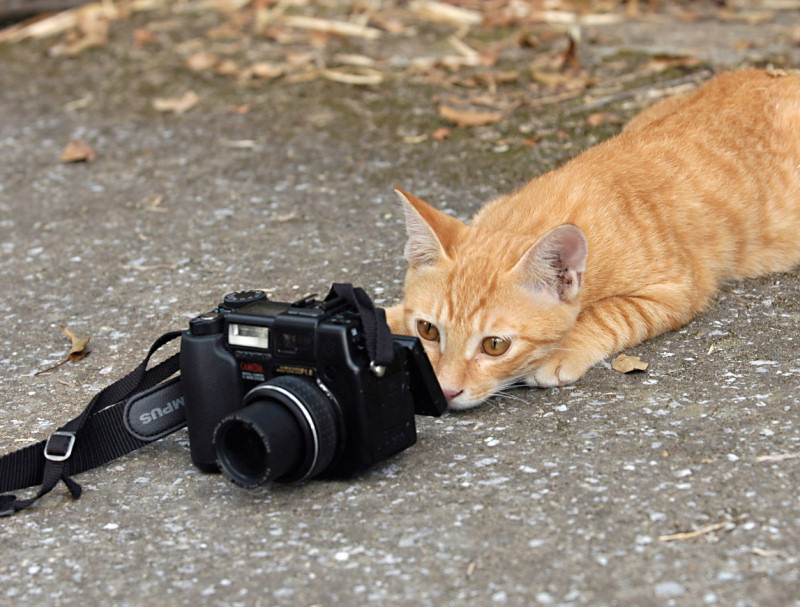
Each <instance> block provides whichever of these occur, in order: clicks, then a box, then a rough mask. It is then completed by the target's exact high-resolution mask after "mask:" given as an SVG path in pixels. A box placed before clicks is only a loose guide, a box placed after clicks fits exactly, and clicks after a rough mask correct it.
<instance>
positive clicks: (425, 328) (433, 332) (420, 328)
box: [417, 320, 439, 341]
mask: <svg viewBox="0 0 800 607" xmlns="http://www.w3.org/2000/svg"><path fill="white" fill-rule="evenodd" d="M417 333H419V336H420V337H421V338H422V339H427V340H428V341H439V329H437V328H436V325H434V324H432V323H429V322H428V321H427V320H418V321H417Z"/></svg>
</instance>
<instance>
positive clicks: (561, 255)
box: [388, 70, 800, 408]
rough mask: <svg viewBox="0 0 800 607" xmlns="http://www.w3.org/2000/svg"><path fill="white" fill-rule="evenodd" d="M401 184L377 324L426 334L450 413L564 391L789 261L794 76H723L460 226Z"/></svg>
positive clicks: (797, 198)
mask: <svg viewBox="0 0 800 607" xmlns="http://www.w3.org/2000/svg"><path fill="white" fill-rule="evenodd" d="M400 194H401V197H402V198H403V201H404V205H405V208H406V213H407V225H408V232H409V240H408V244H407V246H406V257H407V258H408V260H409V266H410V267H409V270H408V273H407V276H406V282H405V289H404V299H403V302H402V303H401V304H400V305H398V306H395V307H393V308H390V309H389V310H388V318H389V321H390V325H391V327H392V330H393V331H394V332H396V333H405V334H411V335H415V334H418V323H419V321H420V320H422V321H424V322H425V323H430V324H431V326H433V327H435V328H436V329H438V334H439V339H438V341H432V340H426V339H423V343H424V345H425V347H426V351H427V352H428V355H429V357H430V358H431V362H432V363H433V365H434V368H435V369H436V373H437V376H438V378H439V381H440V383H441V384H442V388H443V389H444V391H445V393H446V394H447V395H448V398H449V400H450V404H451V407H453V408H467V407H470V406H474V405H476V404H479V403H480V402H482V401H483V400H484V399H486V398H487V397H489V396H490V395H492V394H494V393H496V392H498V391H500V390H502V389H504V388H505V387H507V386H509V385H510V384H511V383H514V382H517V381H519V380H524V381H526V382H527V383H528V384H530V385H535V386H542V387H550V386H562V385H565V384H567V383H571V382H574V381H576V380H577V379H578V378H580V377H581V376H582V375H583V374H584V373H585V372H586V371H587V370H588V369H589V368H590V367H591V366H592V365H594V364H595V363H597V362H598V361H600V360H602V359H603V358H605V357H607V356H609V355H611V354H613V353H615V352H617V351H619V350H622V349H625V348H629V347H631V346H633V345H635V344H638V343H640V342H641V341H643V340H645V339H648V338H650V337H653V336H655V335H658V334H660V333H663V332H665V331H669V330H671V329H674V328H676V327H679V326H681V325H682V324H684V323H686V322H687V321H688V320H689V319H691V318H692V317H694V316H695V315H696V314H697V313H698V312H700V311H701V310H703V309H704V308H705V307H707V306H708V305H709V303H710V301H711V298H712V296H713V295H714V293H715V292H716V290H717V288H718V286H719V284H720V283H721V282H722V281H725V280H728V279H740V278H744V277H751V276H756V275H758V274H762V273H765V272H773V271H782V270H788V269H790V268H791V267H793V266H794V265H795V264H797V263H798V261H800V236H799V235H800V77H796V76H780V77H778V76H772V75H770V74H767V73H765V72H762V71H756V70H747V71H741V72H734V73H731V74H727V75H723V76H720V77H717V78H715V79H713V80H711V81H709V82H708V83H706V84H705V85H704V86H702V87H700V88H699V89H698V90H696V91H694V92H692V93H688V94H686V95H683V96H681V97H675V98H671V99H667V100H665V101H662V102H660V103H658V104H656V105H655V106H653V107H652V108H650V109H648V110H645V111H644V112H642V113H641V114H640V115H638V116H637V117H635V118H634V119H633V120H632V121H631V123H630V124H629V126H628V127H627V128H626V129H625V130H624V131H623V132H622V133H620V134H619V135H617V136H616V137H613V138H612V139H609V140H608V141H605V142H603V143H601V144H600V145H597V146H596V147H594V148H592V149H590V150H588V151H586V152H585V153H583V154H581V155H580V156H578V157H577V158H574V159H573V160H571V161H570V162H569V163H567V164H566V165H565V166H563V167H562V168H560V169H557V170H555V171H552V172H550V173H547V174H545V175H542V176H540V177H538V178H535V179H533V180H532V181H531V182H529V183H528V184H527V185H525V186H524V187H522V188H521V189H520V190H518V191H517V192H515V193H513V194H510V195H507V196H503V197H501V198H499V199H497V200H495V201H493V202H491V203H489V204H487V205H486V206H485V207H484V208H483V209H482V210H481V211H480V212H479V213H478V214H477V215H476V216H475V217H474V218H473V221H472V223H471V225H469V226H468V225H465V224H462V223H461V222H459V221H457V220H455V219H453V218H452V217H449V216H447V215H445V214H443V213H441V212H439V211H437V210H435V209H433V208H432V207H430V206H429V205H427V204H426V203H425V202H423V201H421V200H419V199H417V198H415V197H413V196H411V195H409V194H406V193H404V192H400ZM559 226H562V227H561V228H559ZM564 226H566V227H564ZM575 227H577V228H578V229H579V230H580V232H579V231H578V230H576V229H575ZM555 228H558V229H555ZM554 229H555V230H554ZM581 232H582V235H581ZM587 246H588V254H587V253H586V247H587ZM420 326H421V327H423V328H426V329H427V328H428V327H429V325H426V324H423V325H420ZM487 337H491V338H500V341H502V342H503V343H505V342H508V344H506V345H508V349H507V351H505V352H503V353H501V354H500V355H496V356H492V355H490V354H488V353H487V350H486V347H485V346H484V345H483V344H485V342H484V340H485V339H486V338H487ZM492 343H499V342H497V341H495V342H492ZM509 344H510V345H509Z"/></svg>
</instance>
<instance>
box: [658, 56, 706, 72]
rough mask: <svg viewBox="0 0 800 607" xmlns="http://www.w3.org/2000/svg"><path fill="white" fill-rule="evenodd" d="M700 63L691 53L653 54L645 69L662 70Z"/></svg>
mask: <svg viewBox="0 0 800 607" xmlns="http://www.w3.org/2000/svg"><path fill="white" fill-rule="evenodd" d="M701 63H702V62H701V61H700V59H698V58H697V57H693V56H691V55H653V56H652V57H651V58H650V61H648V62H647V65H646V66H645V69H646V70H650V71H653V72H663V71H665V70H668V69H669V68H671V67H697V66H699V65H700V64H701Z"/></svg>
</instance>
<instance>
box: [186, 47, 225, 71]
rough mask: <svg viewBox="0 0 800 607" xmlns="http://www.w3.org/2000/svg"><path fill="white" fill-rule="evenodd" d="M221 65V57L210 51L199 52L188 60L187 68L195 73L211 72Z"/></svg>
mask: <svg viewBox="0 0 800 607" xmlns="http://www.w3.org/2000/svg"><path fill="white" fill-rule="evenodd" d="M218 63H219V57H217V56H216V55H215V54H214V53H209V52H208V51H199V52H197V53H194V54H192V55H189V56H188V57H187V58H186V67H188V68H189V69H190V70H192V71H193V72H202V71H205V70H209V69H211V68H212V67H214V66H215V65H217V64H218Z"/></svg>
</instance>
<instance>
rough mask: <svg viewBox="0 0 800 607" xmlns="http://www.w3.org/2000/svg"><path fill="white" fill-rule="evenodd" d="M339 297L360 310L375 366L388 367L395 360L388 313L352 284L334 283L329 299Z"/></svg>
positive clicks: (370, 354)
mask: <svg viewBox="0 0 800 607" xmlns="http://www.w3.org/2000/svg"><path fill="white" fill-rule="evenodd" d="M332 295H337V296H339V297H341V298H342V299H344V300H345V301H346V302H347V303H349V304H350V305H351V306H353V307H354V308H355V309H356V310H358V315H359V316H360V317H361V326H362V328H363V330H364V339H365V340H366V345H367V354H368V355H369V357H370V360H371V362H372V364H373V365H383V366H385V365H388V364H389V363H391V362H392V360H393V359H394V342H393V341H392V332H391V330H390V329H389V325H388V324H387V323H386V311H385V310H384V309H383V308H376V307H375V304H373V303H372V300H371V299H370V297H369V295H367V293H366V291H364V289H362V288H360V287H354V286H353V285H351V284H350V283H334V284H333V286H332V287H331V292H330V294H328V298H330V297H331V296H332Z"/></svg>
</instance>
